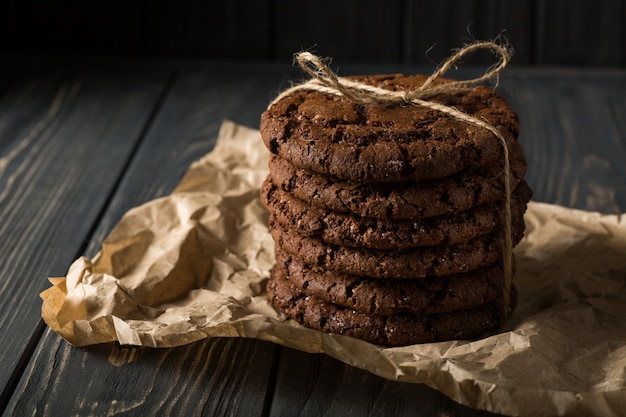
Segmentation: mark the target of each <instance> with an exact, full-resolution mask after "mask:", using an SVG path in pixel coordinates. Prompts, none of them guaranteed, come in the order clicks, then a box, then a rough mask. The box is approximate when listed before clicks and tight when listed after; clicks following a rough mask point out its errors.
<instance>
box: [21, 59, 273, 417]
mask: <svg viewBox="0 0 626 417" xmlns="http://www.w3.org/2000/svg"><path fill="white" fill-rule="evenodd" d="M282 74H283V73H282V72H277V71H275V70H272V71H269V72H268V71H267V68H265V69H263V68H257V67H254V66H252V67H250V66H245V67H242V66H238V65H232V66H228V65H226V66H211V65H207V66H204V65H202V66H199V67H197V68H195V69H190V70H184V71H181V73H180V74H179V75H178V77H177V79H176V82H175V83H174V84H173V86H172V88H171V91H170V92H169V94H168V95H167V98H166V100H165V102H164V104H163V106H162V107H161V109H160V110H159V112H158V114H157V116H156V118H155V120H154V121H153V123H152V124H151V125H150V128H149V129H148V131H147V133H146V137H145V139H144V140H143V142H142V144H141V147H140V148H139V149H138V150H137V152H136V154H135V156H134V158H133V160H132V162H131V163H130V164H129V166H128V169H127V171H126V173H125V176H124V179H123V180H122V181H121V182H120V184H119V187H118V190H117V192H116V193H115V195H113V196H112V200H111V204H110V206H109V207H108V209H107V211H106V213H105V214H104V216H103V219H102V221H101V222H100V224H99V225H98V227H97V229H96V231H95V232H94V234H93V237H92V239H91V241H90V243H89V245H88V247H87V249H86V250H85V253H86V254H90V255H93V254H94V253H95V251H96V250H98V248H99V245H100V243H101V241H102V239H103V238H104V237H105V235H106V234H107V233H108V232H109V231H110V229H111V227H113V225H114V224H115V223H116V222H117V221H118V220H119V218H120V217H121V216H122V214H123V213H124V212H126V211H127V210H128V209H130V208H131V207H133V206H136V205H138V204H141V203H143V202H145V201H148V200H150V199H153V198H156V197H159V196H162V195H165V194H167V193H169V192H170V191H171V190H172V189H173V188H174V187H175V186H176V184H177V183H178V182H179V181H180V179H181V177H182V175H183V174H184V172H185V171H186V169H187V168H188V166H189V165H190V164H191V162H193V161H195V160H197V159H199V158H200V157H201V156H203V155H204V154H206V153H207V152H209V151H210V150H211V149H212V147H213V146H214V140H215V138H216V137H217V133H218V129H219V127H220V125H221V122H222V120H223V119H225V118H228V119H231V120H234V121H236V122H239V123H243V124H247V125H249V126H253V127H258V123H259V116H260V113H261V112H262V111H263V109H264V108H265V107H266V106H267V103H268V102H269V100H270V98H271V97H272V96H273V95H274V94H275V92H276V91H277V89H278V88H279V86H280V84H281V83H282V80H283V79H284V76H283V75H282ZM68 265H69V264H67V265H66V266H68ZM59 349H60V350H61V351H62V352H64V353H62V356H64V357H65V356H68V355H69V356H72V357H80V358H81V359H80V365H73V366H76V367H78V368H74V367H72V368H67V369H64V368H63V367H54V366H53V367H50V366H49V365H48V364H49V363H55V361H58V359H57V356H58V355H59V353H58V351H59ZM276 349H278V348H277V346H275V345H273V344H270V343H265V342H260V341H255V340H236V339H230V340H222V341H220V340H209V341H203V342H199V343H194V344H193V345H190V346H189V347H185V348H181V349H155V350H150V351H149V353H145V354H142V355H141V357H137V358H134V357H133V360H132V361H126V362H124V361H123V366H120V367H118V368H114V367H112V366H111V364H110V363H109V362H107V361H106V360H103V359H102V356H103V355H104V356H105V357H106V356H111V355H120V354H118V353H116V351H122V352H131V351H132V348H120V347H119V346H116V345H114V344H111V345H107V346H106V347H102V348H99V349H98V350H96V352H100V353H98V354H94V353H93V352H94V351H92V350H90V349H86V350H83V349H77V348H73V347H70V346H68V345H67V344H66V343H65V342H63V341H60V340H59V337H58V336H57V335H56V334H54V333H50V332H47V333H46V334H45V335H44V337H43V339H42V341H41V343H40V344H39V345H38V346H37V348H36V351H35V355H34V357H33V359H32V361H31V363H30V364H29V366H28V368H27V371H26V374H25V377H24V378H23V380H22V381H21V382H20V384H19V386H18V388H17V391H16V393H15V395H14V396H13V398H12V400H11V403H10V406H9V409H10V410H11V409H20V410H21V409H23V407H26V404H31V403H34V404H46V407H47V409H48V410H53V411H54V412H52V415H66V414H68V413H69V414H73V413H82V412H83V411H84V410H85V408H84V407H93V414H95V415H102V414H107V413H108V412H110V411H112V410H116V409H115V408H111V407H113V406H112V405H111V401H113V400H117V401H118V403H119V402H121V400H120V399H119V398H120V397H121V394H120V393H119V387H120V386H124V385H122V383H121V381H123V380H128V381H133V387H132V389H131V388H129V389H130V390H131V392H132V393H133V394H134V395H131V396H128V397H126V396H124V397H123V398H124V401H123V404H124V407H131V405H132V410H131V409H129V410H128V411H127V415H137V416H146V415H154V414H157V415H159V414H162V415H170V412H169V409H170V408H172V409H173V410H175V411H176V412H175V413H174V414H175V415H181V416H182V415H197V414H202V415H241V416H255V415H263V413H264V412H265V411H266V404H265V399H266V396H268V392H271V391H270V390H271V387H272V386H273V383H272V380H273V374H272V369H273V367H274V360H273V358H274V356H275V355H276ZM208 351H210V352H212V353H211V354H207V352H208ZM146 352H147V351H146ZM127 355H130V353H127ZM131 362H132V363H131ZM182 364H186V365H185V366H183V365H182ZM173 367H174V368H173ZM213 367H217V368H219V369H218V371H216V372H220V373H221V375H222V377H215V376H211V374H212V372H208V371H207V369H209V370H210V369H213ZM83 368H84V369H89V372H88V373H86V374H83V373H82V372H81V373H80V375H85V376H88V375H103V376H104V377H103V378H98V379H97V380H95V381H92V384H93V387H91V386H90V387H89V388H88V389H86V387H85V379H83V378H77V377H76V372H78V370H79V369H83ZM41 372H46V375H48V376H47V377H46V378H43V379H42V378H39V375H40V374H41ZM172 373H175V374H176V381H177V382H176V384H177V389H172V380H171V377H170V376H169V375H171V374H172ZM50 380H52V381H55V385H56V386H62V387H63V388H62V391H61V390H59V389H57V390H54V389H49V385H48V384H49V381H50ZM111 381H116V382H114V383H111ZM124 389H126V388H124ZM155 393H156V394H157V395H155ZM68 398H71V399H72V400H71V401H69V400H68ZM153 398H158V400H159V401H158V402H155V401H154V400H153ZM193 404H198V408H196V407H193V406H191V405H193ZM231 406H232V408H231ZM120 407H122V406H121V405H120ZM120 410H121V408H120Z"/></svg>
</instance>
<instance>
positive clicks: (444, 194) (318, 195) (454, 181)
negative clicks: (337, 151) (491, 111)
mask: <svg viewBox="0 0 626 417" xmlns="http://www.w3.org/2000/svg"><path fill="white" fill-rule="evenodd" d="M512 151H514V152H512V153H511V189H514V188H515V187H517V184H518V183H519V182H520V180H521V179H522V178H524V175H526V159H525V158H524V153H523V151H522V149H521V147H520V146H519V143H516V145H515V146H514V147H513V149H512ZM269 168H270V175H271V177H272V182H273V183H274V184H276V185H278V186H279V187H280V188H281V189H282V190H284V191H286V192H289V193H291V194H293V195H294V196H295V197H298V198H300V199H301V200H304V201H307V202H308V203H310V204H312V205H315V206H318V207H321V208H326V209H330V210H334V211H339V212H347V213H355V214H358V215H360V216H364V217H374V218H379V219H413V218H423V217H432V216H439V215H442V214H455V213H459V212H462V211H465V210H468V209H470V208H472V207H475V206H477V205H480V204H485V203H494V202H496V201H500V200H503V199H504V186H503V184H502V178H501V175H500V171H497V172H489V171H495V170H493V169H486V170H482V171H481V172H479V171H473V172H461V173H458V174H455V175H453V176H450V177H447V178H442V179H438V180H432V181H404V182H382V183H380V182H378V183H371V182H370V183H364V182H352V181H342V180H340V179H338V178H335V177H331V176H327V175H320V174H318V173H316V172H314V171H311V170H307V169H304V168H296V167H295V166H294V165H292V164H291V163H289V162H288V161H287V160H285V159H283V158H280V157H278V156H276V155H271V156H270V165H269ZM485 171H487V172H485Z"/></svg>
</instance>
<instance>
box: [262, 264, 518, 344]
mask: <svg viewBox="0 0 626 417" xmlns="http://www.w3.org/2000/svg"><path fill="white" fill-rule="evenodd" d="M267 294H268V298H269V300H270V302H271V303H272V304H273V305H274V306H276V307H277V308H278V309H279V310H281V311H282V312H283V313H285V314H286V315H287V316H288V317H290V318H292V319H294V320H295V321H297V322H298V323H300V324H303V325H305V326H307V327H311V328H314V329H318V330H321V331H323V332H328V333H336V334H342V335H346V336H351V337H354V338H357V339H361V340H364V341H367V342H370V343H375V344H380V345H386V346H405V345H411V344H417V343H429V342H438V341H442V340H452V339H471V338H474V337H478V336H480V335H482V334H484V333H486V332H489V331H491V330H493V329H495V328H497V327H498V326H499V325H500V317H501V315H500V310H501V307H500V305H499V304H498V303H497V302H496V303H489V304H485V305H482V306H480V307H476V308H472V309H467V310H457V311H453V312H448V313H438V314H406V313H405V314H395V315H378V314H368V313H362V312H360V311H357V310H354V309H351V308H344V307H340V306H338V305H335V304H332V303H328V302H325V301H323V300H320V299H319V298H317V297H315V296H307V295H305V294H303V293H302V292H300V291H299V290H298V288H297V287H296V286H295V285H293V284H291V283H290V282H289V281H287V280H284V279H282V278H281V277H279V276H277V275H276V274H275V273H274V272H272V276H271V278H270V280H269V281H268V284H267ZM515 299H516V294H515V292H514V290H513V291H512V294H511V301H512V303H511V307H512V308H513V307H514V303H515Z"/></svg>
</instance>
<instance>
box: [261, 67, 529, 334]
mask: <svg viewBox="0 0 626 417" xmlns="http://www.w3.org/2000/svg"><path fill="white" fill-rule="evenodd" d="M350 78H351V79H352V80H355V81H357V82H361V83H365V84H369V85H373V86H377V87H381V88H384V89H387V90H394V91H397V90H402V89H404V90H415V89H417V88H418V87H419V86H420V85H421V84H422V83H424V81H425V79H426V77H425V76H421V75H416V76H403V75H377V76H360V77H350ZM447 82H450V81H449V80H446V79H438V80H437V81H436V82H435V84H442V83H447ZM430 101H432V102H436V103H441V104H443V105H446V106H449V107H454V108H455V109H458V110H460V111H462V112H464V113H466V114H468V115H470V116H472V117H475V118H478V119H480V120H483V121H485V122H487V123H488V124H490V125H492V126H493V127H495V128H496V129H498V130H499V131H500V133H501V134H502V136H503V137H504V139H505V140H506V143H507V148H508V152H509V161H510V171H509V172H510V175H509V179H510V185H511V190H512V191H511V193H510V195H509V198H510V211H511V215H512V216H511V224H510V230H511V239H512V243H513V244H517V243H518V242H519V241H520V240H521V238H522V236H523V233H524V220H523V215H524V212H525V210H526V205H527V203H528V201H529V200H530V197H531V191H530V189H529V187H528V185H527V184H526V183H525V181H524V179H523V178H524V175H525V173H526V160H525V157H524V154H523V151H522V149H521V147H520V145H519V143H518V141H517V138H518V133H519V122H518V118H517V116H516V114H515V112H514V111H513V110H512V109H511V108H510V106H509V105H508V104H507V103H506V101H505V100H504V99H503V98H502V97H500V96H499V95H498V94H496V93H495V92H494V91H493V90H492V89H490V88H487V87H483V86H479V87H475V88H473V89H472V90H470V91H469V92H463V93H458V92H457V93H445V94H439V95H436V96H435V97H432V98H431V99H430ZM261 135H262V138H263V141H264V143H265V144H266V146H267V148H268V149H269V150H270V152H271V157H270V166H269V168H270V173H269V175H268V177H267V179H266V180H265V182H264V184H263V186H262V189H261V200H262V202H263V204H264V205H265V206H266V207H267V208H268V210H269V212H270V219H269V226H270V230H271V233H272V237H273V239H274V241H275V243H276V266H275V267H274V268H273V270H272V273H271V278H270V280H269V282H268V284H267V292H268V297H269V300H270V302H271V303H272V304H273V305H274V306H275V307H276V308H277V309H278V310H280V311H282V312H283V313H285V314H286V315H287V316H288V317H290V318H292V319H294V320H296V321H297V322H299V323H301V324H303V325H305V326H308V327H312V328H315V329H319V330H321V331H324V332H330V333H337V334H343V335H348V336H352V337H355V338H358V339H362V340H365V341H368V342H371V343H376V344H381V345H388V346H401V345H408V344H415V343H423V342H433V341H442V340H449V339H467V338H473V337H477V336H479V335H481V334H484V333H485V332H489V331H492V330H494V329H496V328H497V327H498V326H499V325H500V324H501V322H502V318H503V317H505V316H506V314H504V315H503V314H502V311H503V300H505V299H506V300H507V306H505V308H507V309H509V310H510V309H512V308H513V307H514V304H515V288H514V286H512V285H505V269H506V263H505V262H504V260H503V253H504V250H505V248H506V245H505V230H507V227H505V215H504V213H505V207H506V201H507V198H506V197H507V195H506V192H505V187H504V181H503V169H504V158H505V157H504V149H503V146H502V143H501V142H500V141H499V140H498V139H497V138H496V137H495V136H494V135H493V133H491V132H489V131H488V130H486V129H484V128H480V127H477V126H475V125H472V124H470V123H467V122H464V121H461V120H458V119H456V118H454V117H451V116H446V115H444V114H442V113H441V112H439V111H436V110H433V109H430V108H426V107H422V106H416V105H408V104H404V105H397V104H394V105H381V104H355V103H353V102H351V101H350V100H348V99H346V98H345V97H342V96H340V95H336V94H331V93H327V92H320V91H314V90H310V89H296V90H295V91H293V92H291V93H290V94H287V95H285V96H283V97H281V98H280V99H279V100H277V101H275V102H274V103H273V104H272V105H271V106H270V107H269V108H268V110H267V111H265V112H264V113H263V115H262V117H261ZM505 291H506V292H507V293H508V295H507V296H505ZM509 300H510V301H509Z"/></svg>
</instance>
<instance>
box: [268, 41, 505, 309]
mask: <svg viewBox="0 0 626 417" xmlns="http://www.w3.org/2000/svg"><path fill="white" fill-rule="evenodd" d="M479 49H488V50H490V51H491V52H492V53H494V54H495V55H497V56H498V57H499V60H498V62H497V63H496V64H494V65H493V66H491V67H490V68H489V69H487V71H485V73H484V74H483V75H482V76H480V77H478V78H473V79H470V80H460V81H452V82H448V83H445V84H440V85H434V82H435V80H437V79H438V78H440V77H441V76H443V74H445V73H446V72H447V71H448V70H449V69H450V67H452V66H453V65H454V64H455V62H457V61H459V60H460V59H462V58H463V57H464V56H466V55H468V54H470V53H472V52H474V51H476V50H479ZM511 56H512V51H511V49H510V48H508V47H507V46H503V45H500V44H498V43H495V42H486V41H483V42H474V43H471V44H469V45H466V46H465V47H463V48H461V49H459V50H458V51H456V53H455V54H453V55H452V56H451V57H450V58H448V59H447V60H445V61H444V62H443V63H442V64H441V65H440V67H439V69H437V70H436V71H435V72H434V73H433V74H431V75H430V76H429V77H428V78H427V79H426V81H425V82H424V83H423V84H422V85H421V86H420V87H419V88H418V89H416V90H409V91H393V90H387V89H385V88H380V87H376V86H373V85H369V84H365V83H361V82H358V81H354V80H351V79H348V78H344V77H339V76H338V75H337V74H336V73H335V72H334V71H332V70H331V69H330V68H329V67H328V65H326V63H325V62H324V60H323V59H322V58H320V57H318V56H316V55H314V54H312V53H310V52H300V53H298V54H296V55H295V61H296V62H297V63H298V65H300V67H302V69H303V70H304V71H306V72H307V73H308V74H309V75H310V76H311V77H312V78H311V79H310V80H308V81H306V82H304V83H302V84H298V85H295V86H293V87H291V88H289V89H287V90H285V91H283V92H282V93H281V94H280V95H278V96H277V97H276V98H275V99H274V100H273V101H272V103H270V107H271V105H272V104H274V103H275V102H277V101H278V100H280V99H281V98H283V97H285V96H287V95H289V94H291V93H292V92H294V91H297V90H303V89H305V90H315V91H319V92H322V93H328V94H333V95H338V96H344V97H346V99H348V100H350V101H352V102H354V103H358V104H374V105H390V104H413V105H417V106H422V107H427V108H430V109H433V110H436V111H439V112H441V113H444V114H447V115H449V116H451V117H453V118H455V119H458V120H461V121H464V122H466V123H469V124H472V125H475V126H478V127H481V128H483V129H487V130H488V131H490V132H491V133H493V134H494V136H495V137H496V138H497V139H498V140H499V141H500V142H501V144H502V149H503V153H504V172H503V174H504V175H503V180H504V189H505V199H506V200H505V208H504V209H505V210H504V212H505V213H504V214H505V219H504V225H505V231H504V233H505V236H504V251H503V252H504V253H503V263H504V293H503V297H502V320H503V321H504V319H506V318H507V317H508V314H509V306H510V296H509V292H510V289H511V283H512V276H513V271H512V268H513V242H512V237H511V228H512V226H511V221H512V220H511V182H510V175H511V173H510V162H509V149H508V146H507V143H506V140H505V139H504V137H503V136H502V134H501V133H500V131H498V129H496V128H495V127H494V126H492V125H490V124H489V123H486V122H485V121H484V120H481V119H478V118H476V117H473V116H471V115H469V114H467V113H464V112H462V111H459V110H457V109H456V108H454V107H450V106H446V105H443V104H440V103H436V102H433V101H429V100H428V99H430V98H432V97H434V96H436V95H439V94H444V93H446V94H451V93H459V92H467V91H470V90H471V89H472V88H474V86H476V85H477V84H480V83H483V82H485V81H489V80H492V79H493V78H497V77H498V74H499V72H500V71H501V70H503V69H504V68H505V67H506V65H507V64H508V62H509V60H510V59H511Z"/></svg>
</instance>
